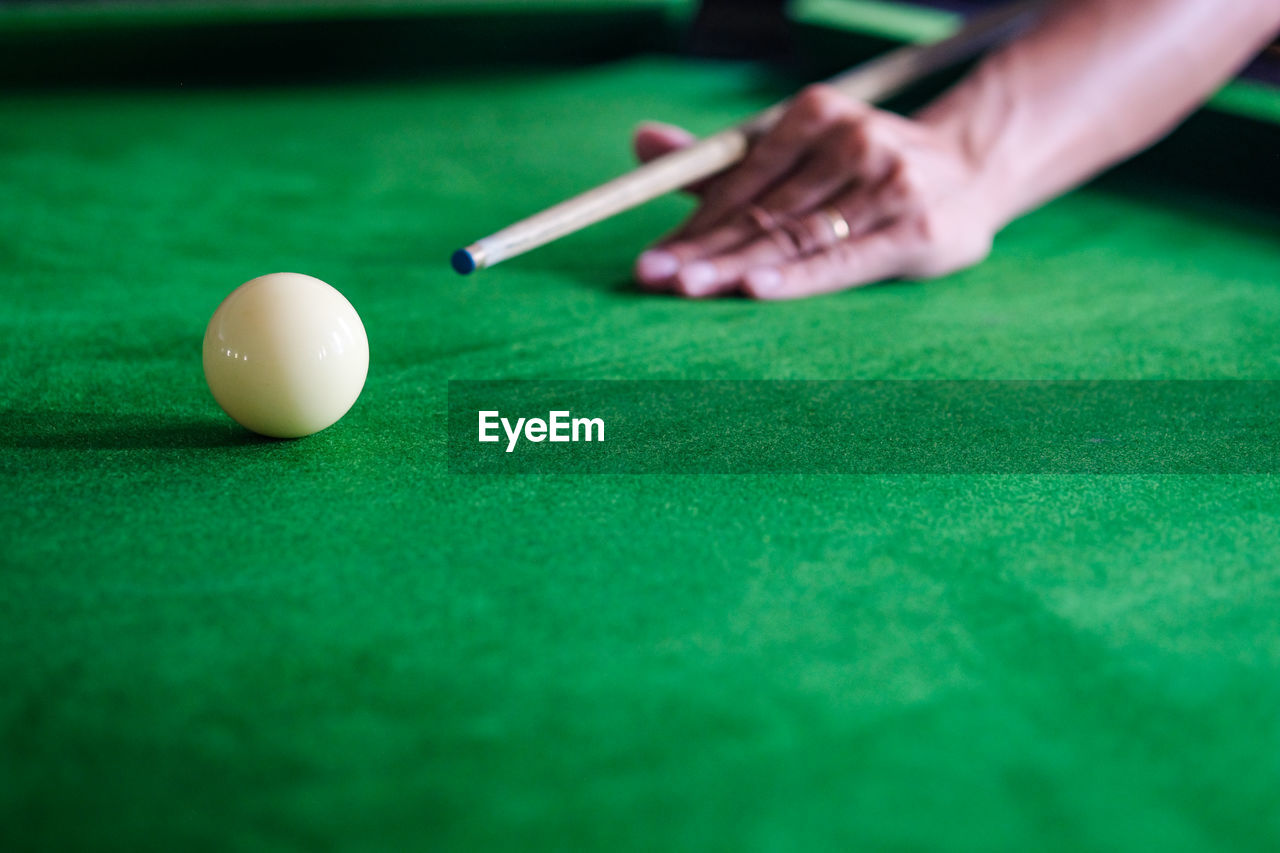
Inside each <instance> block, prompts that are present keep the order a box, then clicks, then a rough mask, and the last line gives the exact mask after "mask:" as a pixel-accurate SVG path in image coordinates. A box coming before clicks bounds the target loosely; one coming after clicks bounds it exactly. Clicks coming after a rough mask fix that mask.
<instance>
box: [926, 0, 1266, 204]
mask: <svg viewBox="0 0 1280 853" xmlns="http://www.w3.org/2000/svg"><path fill="white" fill-rule="evenodd" d="M1277 28H1280V0H1235V1H1234V2H1216V0H1072V2H1064V3H1059V4H1057V5H1056V6H1055V7H1054V8H1053V10H1052V11H1051V12H1050V14H1049V16H1048V17H1047V18H1046V20H1045V21H1044V22H1043V23H1042V24H1041V25H1040V26H1039V27H1037V28H1036V29H1035V30H1034V31H1033V32H1031V33H1029V34H1028V35H1027V36H1025V37H1024V38H1022V39H1020V40H1018V41H1016V42H1014V43H1012V44H1010V45H1009V46H1007V47H1005V48H1004V49H1002V50H1000V51H998V52H997V53H995V54H993V55H992V56H991V57H989V58H988V59H987V60H986V61H985V62H983V63H982V64H981V65H980V66H979V67H978V68H977V70H976V71H975V72H974V73H973V74H972V75H970V76H969V77H968V78H966V79H965V80H964V81H962V83H961V84H959V85H957V86H956V87H955V88H954V89H953V90H951V91H950V92H948V93H947V94H945V95H944V96H942V97H941V98H939V99H938V100H937V101H935V102H934V103H933V104H932V105H930V106H929V107H928V108H926V109H925V110H923V111H922V112H921V113H920V114H919V115H918V116H917V118H918V119H919V120H920V121H921V122H922V123H924V124H926V125H929V126H932V127H934V128H936V129H938V130H939V131H942V132H944V133H948V134H951V135H953V136H955V137H956V139H957V142H958V143H959V144H960V146H961V148H962V150H963V151H964V153H965V155H966V156H967V157H968V158H969V159H970V160H971V161H972V162H973V163H974V164H975V165H976V166H977V168H978V169H979V170H980V172H981V173H982V174H983V176H984V179H985V180H987V181H989V182H990V183H989V185H988V188H989V189H990V190H991V191H993V192H996V193H999V194H1000V196H1001V197H1002V200H1003V210H1002V211H1001V219H1002V220H1003V221H1007V220H1009V219H1012V218H1014V217H1016V216H1017V215H1018V214H1020V213H1023V212H1025V211H1026V210H1028V209H1030V208H1032V207H1035V206H1036V205H1038V204H1040V203H1042V202H1044V201H1046V200H1048V199H1050V198H1053V197H1054V196H1056V195H1059V194H1060V193H1062V192H1065V191H1066V190H1068V189H1070V188H1072V187H1074V186H1076V185H1078V184H1080V183H1081V182H1083V181H1084V180H1087V179H1088V178H1090V177H1092V176H1093V175H1095V174H1096V173H1098V172H1099V171H1101V170H1103V169H1105V168H1106V167H1108V166H1110V165H1112V164H1114V163H1115V162H1117V161H1119V160H1122V159H1124V158H1125V157H1128V156H1130V155H1132V154H1134V153H1136V152H1138V151H1140V150H1142V149H1143V148H1146V147H1147V146H1148V145H1150V144H1152V143H1154V142H1155V141H1156V140H1158V139H1159V138H1160V137H1162V136H1164V135H1165V134H1166V133H1168V132H1169V131H1170V130H1172V129H1173V128H1174V126H1176V125H1177V124H1178V123H1179V122H1181V121H1182V120H1183V119H1184V118H1186V117H1187V116H1188V115H1189V114H1190V113H1191V112H1192V111H1193V110H1194V109H1195V108H1196V107H1197V106H1199V105H1200V104H1201V103H1202V102H1204V100H1206V99H1207V98H1208V97H1209V96H1210V95H1212V94H1213V92H1214V91H1215V90H1216V89H1217V88H1218V87H1219V86H1221V85H1222V83H1223V81H1224V80H1226V79H1227V78H1228V77H1230V76H1231V75H1232V74H1234V73H1235V72H1237V71H1238V70H1239V69H1240V68H1241V67H1242V66H1243V65H1244V64H1245V63H1246V62H1248V60H1249V59H1250V57H1252V56H1253V55H1254V54H1256V53H1258V52H1259V51H1260V50H1262V48H1263V47H1265V46H1266V44H1267V43H1268V41H1269V40H1270V39H1271V38H1273V37H1274V35H1275V33H1276V30H1277ZM1003 221H1002V222H1001V224H1003Z"/></svg>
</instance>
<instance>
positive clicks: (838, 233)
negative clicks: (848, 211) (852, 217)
mask: <svg viewBox="0 0 1280 853" xmlns="http://www.w3.org/2000/svg"><path fill="white" fill-rule="evenodd" d="M822 215H823V217H824V218H825V219H826V220H827V224H828V225H829V226H831V237H832V242H835V243H843V242H844V241H845V240H848V239H849V234H850V233H852V232H851V231H850V228H849V220H847V219H845V218H844V214H843V213H841V212H840V210H839V208H836V207H824V208H823V209H822Z"/></svg>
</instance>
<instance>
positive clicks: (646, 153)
mask: <svg viewBox="0 0 1280 853" xmlns="http://www.w3.org/2000/svg"><path fill="white" fill-rule="evenodd" d="M695 141H696V137H694V135H693V134H692V133H690V132H689V131H687V130H685V129H684V128H682V127H676V126H675V125H671V124H661V123H659V122H645V123H644V124H642V125H640V126H639V127H638V128H636V132H635V134H634V136H633V137H632V147H633V148H634V149H635V152H636V159H637V160H639V161H640V162H641V163H648V162H649V161H650V160H656V159H657V158H659V157H661V156H662V155H664V154H670V153H671V152H672V151H679V150H680V149H681V148H688V147H689V146H690V145H692V144H693V143H694V142H695Z"/></svg>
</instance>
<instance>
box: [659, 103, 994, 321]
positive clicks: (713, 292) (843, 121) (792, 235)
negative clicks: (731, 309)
mask: <svg viewBox="0 0 1280 853" xmlns="http://www.w3.org/2000/svg"><path fill="white" fill-rule="evenodd" d="M692 141H693V137H692V136H691V135H690V134H688V133H687V132H685V131H683V130H680V129H679V128H675V127H671V126H668V125H646V126H644V127H641V128H640V129H639V130H638V131H637V133H636V137H635V149H636V154H637V156H638V157H639V158H640V159H641V160H642V161H648V160H651V159H653V158H655V157H658V156H660V155H662V154H665V153H667V152H669V151H672V150H674V149H677V148H683V147H684V146H686V145H689V144H690V143H691V142H692ZM693 191H694V192H696V193H697V195H698V196H699V197H700V204H699V206H698V209H697V210H696V211H695V212H694V213H693V215H692V216H691V217H690V218H689V219H688V221H686V222H685V224H684V225H683V226H682V227H681V228H680V229H679V230H678V231H677V232H676V233H675V234H674V235H673V236H672V237H670V238H668V239H666V240H664V241H663V242H662V243H660V244H659V245H658V246H656V247H655V248H653V249H650V250H649V251H647V252H645V253H644V254H642V255H641V256H640V257H639V259H638V260H637V262H636V270H635V274H636V279H637V280H638V281H639V283H640V284H641V285H642V286H643V287H645V288H647V289H651V290H666V291H671V292H674V293H677V294H682V295H684V296H690V297H707V296H719V295H723V294H728V293H734V292H740V293H745V294H746V295H748V296H751V297H754V298H756V299H792V298H796V297H802V296H811V295H814V294H818V293H827V292H830V291H836V290H843V289H846V288H851V287H858V286H861V285H866V284H871V283H873V282H877V281H883V280H885V279H891V278H912V279H922V278H934V277H937V276H941V275H945V274H947V273H950V272H954V271H955V270H959V269H962V268H964V267H968V266H971V265H973V264H975V263H978V262H979V261H981V260H982V259H983V258H985V257H986V256H987V254H988V253H989V252H990V249H991V240H992V237H993V235H994V234H995V231H996V230H997V228H998V227H999V225H1000V221H999V215H998V213H997V212H996V210H995V205H994V204H993V202H992V200H991V199H990V198H989V196H988V194H987V193H986V192H985V190H984V187H983V185H982V175H981V172H980V170H979V168H978V167H977V165H976V164H975V163H974V162H972V158H970V157H968V156H967V155H966V152H965V146H964V144H963V143H962V142H961V141H960V140H959V139H957V137H956V135H955V134H953V133H950V132H948V131H945V130H943V129H942V125H940V124H939V125H933V124H926V123H923V122H918V121H913V120H910V119H906V118H902V117H901V116H897V115H894V114H892V113H887V112H883V111H880V110H877V109H874V108H872V107H869V106H867V105H865V104H862V103H859V102H856V101H853V100H851V99H849V98H847V97H846V96H844V95H842V94H841V93H840V92H838V91H836V90H835V89H832V88H830V87H828V86H821V85H819V86H812V87H810V88H808V89H806V90H804V91H803V92H801V93H800V94H799V95H798V96H797V97H796V98H795V99H794V100H793V101H792V102H791V104H790V106H789V107H788V108H787V110H786V111H785V112H784V114H783V115H782V117H781V118H780V119H779V121H778V122H777V124H775V125H774V126H773V128H772V129H770V130H769V131H767V132H766V133H765V134H763V135H762V136H761V137H760V138H759V139H758V140H756V141H755V143H754V144H753V145H752V147H751V150H750V151H749V152H748V154H747V156H746V158H745V159H744V160H743V161H742V162H741V163H740V164H738V165H737V166H735V167H734V168H733V169H731V170H729V171H728V172H725V173H724V174H722V175H718V176H716V177H715V178H712V179H710V180H709V181H707V182H705V183H704V184H702V185H699V186H697V187H695V188H693Z"/></svg>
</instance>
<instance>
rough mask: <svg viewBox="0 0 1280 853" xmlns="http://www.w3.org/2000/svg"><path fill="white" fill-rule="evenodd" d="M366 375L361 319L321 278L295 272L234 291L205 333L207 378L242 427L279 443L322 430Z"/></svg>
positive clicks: (354, 394) (249, 283) (344, 409)
mask: <svg viewBox="0 0 1280 853" xmlns="http://www.w3.org/2000/svg"><path fill="white" fill-rule="evenodd" d="M368 373H369V339H368V338H367V337H366V336H365V332H364V324H363V323H361V322H360V315H359V314H357V313H356V309H355V308H352V307H351V303H350V302H348V301H347V300H346V297H344V296H343V295H342V294H341V293H339V292H338V291H337V290H334V289H333V288H332V287H330V286H329V285H327V284H325V283H324V282H323V281H321V280H320V279H318V278H312V277H311V276H309V275H300V274H298V273H292V272H278V273H272V274H271V275H264V276H259V277H258V278H255V279H252V280H251V281H247V282H245V283H244V284H242V285H240V286H239V287H237V288H236V289H235V290H233V291H232V292H231V294H230V295H229V296H228V297H227V298H226V299H224V300H223V301H222V304H221V305H219V306H218V310H217V311H214V312H213V319H211V320H210V321H209V328H208V329H206V330H205V334H204V378H205V379H206V380H207V381H208V383H209V390H210V391H212V392H213V398H214V399H215V400H217V401H218V405H219V406H221V407H222V409H223V411H225V412H226V413H227V414H228V415H230V416H231V417H232V418H234V419H235V420H236V421H237V422H239V423H240V424H241V425H242V426H244V427H246V428H247V429H250V430H253V431H254V432H256V433H261V434H262V435H268V436H272V437H274V438H300V437H302V436H304V435H311V434H312V433H315V432H319V431H320V430H322V429H324V428H325V427H327V426H330V425H331V424H333V423H335V422H336V421H337V420H338V419H339V418H341V417H342V416H343V415H345V414H346V413H347V410H348V409H350V408H351V406H352V404H353V403H355V401H356V398H357V397H359V396H360V391H361V389H363V388H364V380H365V377H366V376H367V375H368Z"/></svg>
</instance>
